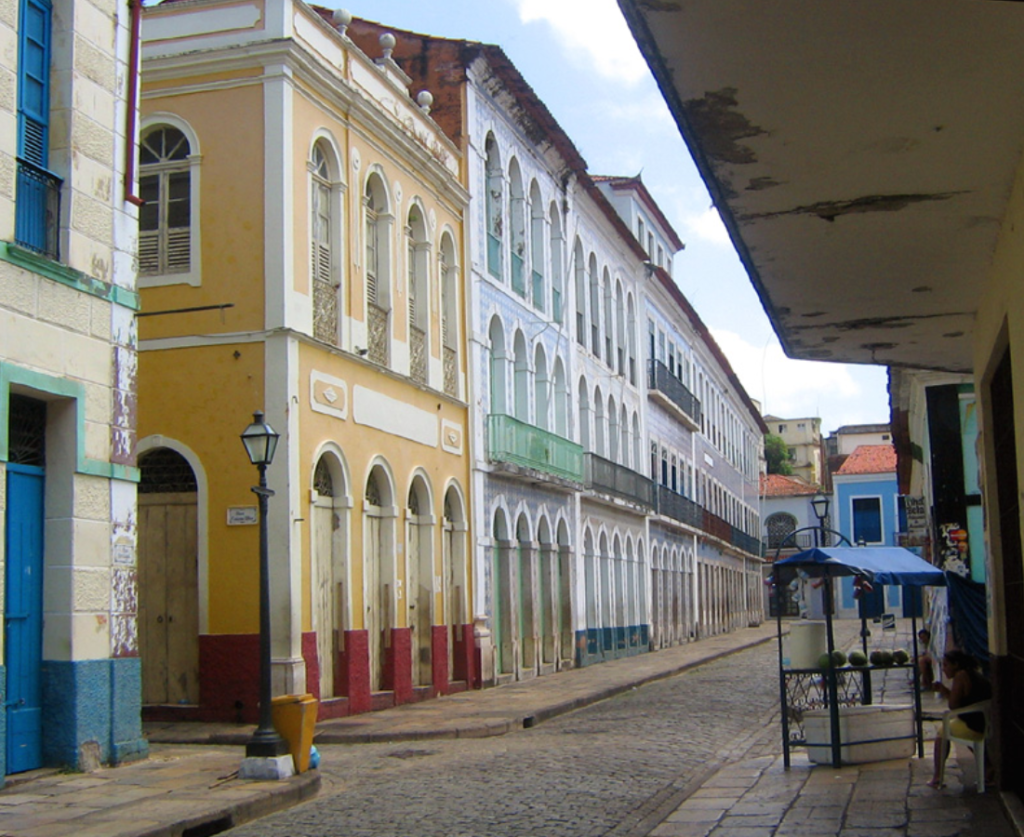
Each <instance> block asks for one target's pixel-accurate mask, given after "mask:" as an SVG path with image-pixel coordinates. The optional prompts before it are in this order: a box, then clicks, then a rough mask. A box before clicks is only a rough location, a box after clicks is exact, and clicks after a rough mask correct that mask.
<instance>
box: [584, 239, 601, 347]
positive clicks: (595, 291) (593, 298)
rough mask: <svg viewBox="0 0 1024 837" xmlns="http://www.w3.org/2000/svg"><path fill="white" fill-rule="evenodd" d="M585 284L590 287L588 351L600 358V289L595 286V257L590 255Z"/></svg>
mask: <svg viewBox="0 0 1024 837" xmlns="http://www.w3.org/2000/svg"><path fill="white" fill-rule="evenodd" d="M587 268H588V269H587V284H588V285H590V351H592V352H593V353H594V356H595V357H601V289H600V288H599V287H598V284H597V256H595V255H594V254H593V253H591V254H590V264H589V265H588V266H587Z"/></svg>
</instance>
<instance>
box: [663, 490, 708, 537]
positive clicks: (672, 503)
mask: <svg viewBox="0 0 1024 837" xmlns="http://www.w3.org/2000/svg"><path fill="white" fill-rule="evenodd" d="M657 489H658V514H662V515H664V516H665V517H671V518H672V519H673V520H678V521H679V522H680V523H685V524H686V525H687V526H693V527H694V528H695V529H700V528H702V524H703V522H704V509H702V508H701V507H700V506H698V505H697V504H696V503H695V502H693V500H689V499H687V498H686V497H684V496H683V495H682V494H676V492H674V491H673V490H672V489H671V488H669V487H668V486H665V485H659V486H657Z"/></svg>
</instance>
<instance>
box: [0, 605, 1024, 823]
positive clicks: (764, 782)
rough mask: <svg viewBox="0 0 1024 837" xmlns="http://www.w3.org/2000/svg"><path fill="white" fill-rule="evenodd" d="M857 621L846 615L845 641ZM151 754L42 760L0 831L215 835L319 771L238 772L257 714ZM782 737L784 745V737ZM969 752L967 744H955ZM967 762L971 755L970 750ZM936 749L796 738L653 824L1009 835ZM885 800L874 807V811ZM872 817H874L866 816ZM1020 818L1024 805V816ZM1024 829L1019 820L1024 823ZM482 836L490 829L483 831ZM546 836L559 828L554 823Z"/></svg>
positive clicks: (645, 666) (8, 805) (648, 671)
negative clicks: (930, 752) (852, 752)
mask: <svg viewBox="0 0 1024 837" xmlns="http://www.w3.org/2000/svg"><path fill="white" fill-rule="evenodd" d="M858 629H859V623H856V622H845V623H837V645H839V646H840V647H843V646H846V647H848V646H849V645H850V644H851V643H852V642H853V641H854V640H855V638H856V636H857V630H858ZM775 638H776V632H775V623H774V622H766V623H765V624H764V625H761V626H760V627H758V628H747V629H743V630H739V631H735V632H733V633H730V634H725V635H722V636H718V637H711V638H708V639H704V640H701V641H700V642H695V643H690V644H688V645H685V646H680V647H677V648H672V649H667V650H664V651H659V652H655V653H650V654H641V655H638V656H635V657H629V658H624V659H620V660H615V661H613V662H609V663H605V664H602V665H599V666H591V667H588V668H584V669H577V670H572V671H568V672H564V673H560V674H556V675H549V676H546V677H539V678H536V679H533V680H528V681H523V682H519V683H515V684H512V685H508V686H502V687H500V688H496V689H487V690H484V691H478V692H464V693H461V694H458V695H452V696H449V697H443V698H438V699H436V700H431V701H425V702H423V703H419V704H410V705H407V706H401V707H395V708H393V709H387V710H384V711H381V712H375V713H371V714H367V715H361V716H357V717H353V718H343V719H338V720H331V721H326V722H323V723H320V724H318V725H317V732H316V741H317V742H318V743H325V744H326V743H349V744H358V743H363V742H382V741H415V740H423V739H427V738H438V737H443V738H460V737H473V736H487V735H502V734H505V733H508V732H511V731H513V730H516V729H521V728H523V727H528V726H532V725H533V724H537V723H541V722H542V721H544V720H545V719H547V718H552V717H555V716H557V715H559V714H562V713H565V712H569V711H572V710H573V709H577V708H580V707H582V706H586V705H588V704H591V703H594V702H596V701H599V700H603V699H605V698H608V697H612V696H614V695H616V694H620V693H622V692H624V691H626V690H628V689H631V688H634V687H636V686H639V685H642V684H644V683H648V682H651V681H653V680H657V679H661V678H665V677H671V676H673V675H675V674H678V673H680V672H682V671H685V670H687V669H689V668H692V667H694V666H697V665H700V664H702V663H704V662H707V661H709V660H712V659H716V658H719V657H722V656H725V655H728V654H732V653H735V652H737V651H740V650H742V649H745V648H749V647H751V646H754V645H760V644H765V646H766V647H765V651H766V653H774V650H775V649H774V647H773V646H772V645H768V643H773V642H774V641H775ZM146 730H147V735H149V737H150V741H151V754H150V758H149V759H147V760H145V761H143V762H139V763H134V764H128V765H123V766H120V767H115V768H103V769H100V770H97V771H94V772H92V773H60V772H56V771H35V772H34V773H30V774H23V775H22V776H20V777H9V780H8V785H7V787H5V788H4V789H3V790H2V791H0V837H65V835H69V834H73V835H75V837H199V835H202V837H210V836H211V835H214V834H218V833H220V832H222V831H225V830H227V829H228V828H231V827H233V826H236V825H240V824H241V823H243V822H246V821H250V820H252V819H255V818H258V817H261V816H264V815H266V814H269V813H271V812H273V811H277V810H281V809H284V808H287V807H289V806H292V805H295V804H298V803H300V802H302V801H304V800H306V799H309V798H311V797H312V796H314V795H315V794H316V792H317V790H318V789H319V784H320V778H319V776H318V774H317V772H316V771H310V772H308V773H305V774H302V775H300V776H296V777H294V778H292V779H290V780H287V781H284V782H256V781H244V780H240V779H239V778H238V776H237V771H238V767H239V765H240V763H241V759H242V755H243V750H242V749H241V747H240V746H239V745H240V744H242V743H244V742H245V741H246V740H248V738H249V735H250V734H251V732H252V727H250V726H235V725H215V724H172V725H166V724H161V725H149V724H147V725H146ZM777 749H781V742H780V744H779V747H778V748H777ZM959 755H961V756H962V755H963V754H959ZM966 756H967V758H966V759H965V762H966V763H967V764H970V757H969V751H967V752H966ZM929 770H930V762H928V761H927V760H925V761H921V760H916V759H903V760H897V761H892V762H884V763H880V764H876V765H861V766H859V767H847V768H843V769H842V770H839V771H834V770H833V769H832V768H831V767H823V766H817V767H813V768H812V767H811V766H810V764H809V763H808V762H807V761H806V759H805V758H804V757H803V756H802V754H801V751H796V753H794V758H793V766H792V768H791V770H789V771H784V770H783V769H782V766H781V757H775V756H763V757H760V758H752V759H741V761H739V762H737V763H734V764H731V765H727V766H726V767H725V768H723V769H722V770H721V771H719V772H718V773H717V774H715V775H713V776H712V777H710V778H709V779H708V780H707V781H705V782H704V783H703V785H702V786H701V787H700V789H699V790H697V791H696V792H695V793H694V794H693V795H692V796H690V797H689V798H688V799H686V800H685V801H684V802H683V803H682V804H681V805H680V806H679V808H678V809H677V810H675V811H674V812H672V813H671V814H670V815H669V816H668V818H667V819H666V820H664V822H662V823H660V824H659V825H657V826H656V827H655V829H654V831H652V832H651V834H653V835H658V837H691V835H695V837H706V835H711V836H712V837H761V835H765V837H773V836H774V835H778V837H786V835H800V837H818V835H829V834H835V835H842V837H863V836H864V835H869V834H870V835H871V837H895V835H902V836H903V837H958V836H959V835H963V837H981V835H984V836H985V837H1010V836H1011V835H1013V834H1014V833H1015V832H1014V830H1013V828H1012V827H1011V825H1010V820H1009V819H1008V818H1007V816H1006V815H1005V814H1004V812H1003V806H1001V805H1000V801H999V796H998V795H997V794H995V793H990V794H987V795H984V796H981V795H978V794H976V793H973V792H970V791H964V790H963V788H962V787H961V785H960V784H959V776H960V773H959V770H960V767H959V763H958V762H957V761H956V760H955V757H954V760H953V761H952V762H951V764H950V768H949V769H948V771H947V774H948V776H949V778H950V780H951V781H950V784H949V786H948V787H947V788H946V789H945V790H944V791H943V792H941V793H937V792H935V791H932V790H930V789H928V788H927V787H926V786H925V785H924V782H925V780H926V779H927V777H928V775H929V773H928V771H929ZM875 814H877V815H878V816H877V817H875V818H874V819H872V817H873V816H874V815H875ZM868 821H870V824H869V822H868ZM1020 821H1021V822H1024V818H1021V819H1020ZM1016 833H1017V834H1018V835H1019V837H1024V829H1021V828H1018V830H1017V832H1016ZM481 837H486V835H481ZM551 837H558V835H557V834H552V835H551Z"/></svg>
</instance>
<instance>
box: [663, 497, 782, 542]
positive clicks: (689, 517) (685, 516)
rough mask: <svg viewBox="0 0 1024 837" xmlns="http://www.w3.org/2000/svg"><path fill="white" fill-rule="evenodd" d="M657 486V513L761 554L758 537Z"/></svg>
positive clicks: (691, 501)
mask: <svg viewBox="0 0 1024 837" xmlns="http://www.w3.org/2000/svg"><path fill="white" fill-rule="evenodd" d="M656 488H657V500H658V502H657V509H658V514H661V515H664V516H665V517H671V518H672V519H673V520H678V521H679V522H680V523H685V524H686V525H687V526H692V527H693V528H695V529H700V530H701V531H702V532H707V533H708V534H709V535H713V536H714V537H716V538H718V539H719V540H723V541H725V542H726V543H730V544H732V545H733V546H736V547H739V548H740V549H742V550H743V551H744V552H749V553H751V554H753V555H762V554H763V549H762V544H761V541H760V539H759V538H757V537H755V536H754V535H748V534H747V533H746V532H744V531H743V530H742V529H739V528H737V527H735V526H733V525H732V524H731V523H729V521H727V520H723V519H722V518H721V517H719V516H718V515H716V514H712V513H711V512H709V511H708V510H707V509H705V508H702V507H701V506H699V505H698V504H697V503H695V502H693V500H690V499H688V498H686V497H684V496H683V495H682V494H676V492H674V491H673V490H672V489H671V488H668V487H667V486H664V485H659V486H656Z"/></svg>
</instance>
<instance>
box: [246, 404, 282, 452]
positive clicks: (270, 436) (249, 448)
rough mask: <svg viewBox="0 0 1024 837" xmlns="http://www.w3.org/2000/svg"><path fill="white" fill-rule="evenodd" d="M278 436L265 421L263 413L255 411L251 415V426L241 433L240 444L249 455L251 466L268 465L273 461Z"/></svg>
mask: <svg viewBox="0 0 1024 837" xmlns="http://www.w3.org/2000/svg"><path fill="white" fill-rule="evenodd" d="M278 438H280V436H279V434H278V433H277V432H276V431H275V430H274V428H273V427H271V426H270V425H269V424H267V423H266V421H264V420H263V413H262V412H260V411H259V410H257V411H256V412H255V413H253V414H252V424H250V425H249V426H248V427H247V428H245V430H244V431H243V432H242V444H243V445H245V452H246V453H247V454H249V461H250V462H252V464H253V465H269V464H270V463H271V462H273V461H274V452H275V451H276V450H277V440H278Z"/></svg>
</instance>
